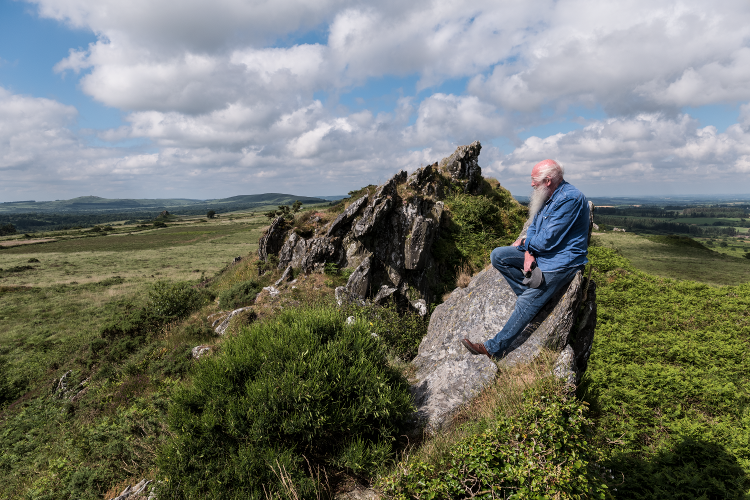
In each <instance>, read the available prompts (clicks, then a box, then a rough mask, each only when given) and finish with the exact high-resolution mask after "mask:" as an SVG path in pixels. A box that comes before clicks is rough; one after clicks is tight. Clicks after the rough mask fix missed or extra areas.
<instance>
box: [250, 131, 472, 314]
mask: <svg viewBox="0 0 750 500" xmlns="http://www.w3.org/2000/svg"><path fill="white" fill-rule="evenodd" d="M481 148H482V146H481V144H480V143H479V141H476V142H474V143H472V144H470V145H468V146H460V147H459V148H457V149H456V151H455V152H454V153H453V154H452V155H451V156H449V157H447V158H444V159H443V160H442V161H441V162H440V163H439V164H438V163H434V164H432V165H428V166H426V167H422V168H419V169H417V170H416V171H415V172H414V173H412V174H411V175H409V176H407V173H406V172H405V171H403V170H402V171H400V172H399V173H397V174H396V175H395V176H393V177H392V178H391V179H389V180H388V181H387V182H386V183H384V184H383V185H381V186H379V187H378V188H377V189H376V190H374V192H371V191H368V192H366V193H364V194H362V195H361V196H360V197H359V198H357V199H355V200H354V201H353V202H352V203H351V204H350V205H349V206H348V207H347V208H346V210H344V211H343V212H342V213H341V214H339V215H338V216H337V217H336V219H335V220H333V221H332V222H330V223H329V224H327V225H325V226H322V227H318V228H317V230H316V231H310V232H308V233H305V232H303V231H293V230H290V229H288V228H286V227H285V226H284V223H283V221H282V220H281V218H278V219H276V220H274V222H273V223H272V224H271V227H270V228H269V230H268V231H267V232H266V234H264V235H263V237H262V238H261V240H260V242H259V248H258V255H259V257H260V258H261V259H263V260H264V261H266V260H268V258H269V256H270V255H271V254H275V253H278V259H279V269H286V268H288V267H289V266H291V267H293V268H295V269H300V270H302V271H304V272H322V271H323V269H324V267H325V265H326V264H327V263H333V264H336V265H337V266H338V267H339V268H340V269H343V268H352V269H354V272H353V273H352V275H351V277H350V278H349V281H348V283H347V285H346V286H345V287H343V289H341V290H337V297H338V298H340V299H343V298H355V299H356V298H359V299H370V300H372V301H373V302H375V303H382V302H383V301H385V300H387V299H390V298H393V299H396V302H397V303H399V304H401V305H409V304H410V305H411V306H412V307H414V308H416V309H417V310H418V311H420V312H422V311H424V312H426V303H428V302H431V301H433V300H434V292H433V290H432V289H433V285H434V284H436V283H438V282H439V280H440V276H438V275H437V272H438V266H436V265H435V264H436V263H435V260H434V257H433V255H432V251H431V248H432V244H433V242H434V241H435V238H436V237H437V235H438V234H439V232H440V228H441V222H442V220H443V212H444V210H445V206H444V203H443V201H441V199H442V198H444V195H445V191H446V187H447V186H448V185H450V186H451V189H456V188H459V189H461V190H463V191H464V192H469V193H474V192H475V191H476V190H477V188H478V187H479V186H480V183H481V181H482V176H481V172H482V171H481V168H480V167H479V163H478V156H479V152H480V151H481ZM281 242H283V244H281Z"/></svg>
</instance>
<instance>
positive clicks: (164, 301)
mask: <svg viewBox="0 0 750 500" xmlns="http://www.w3.org/2000/svg"><path fill="white" fill-rule="evenodd" d="M148 297H149V299H150V302H151V304H150V306H151V308H152V309H153V312H154V314H156V315H157V316H160V317H162V318H165V319H180V318H184V317H185V316H187V315H188V314H190V313H191V312H193V311H194V310H195V309H197V308H199V307H200V306H202V305H203V304H205V303H207V302H208V301H209V300H210V295H209V293H208V292H206V291H199V290H196V289H195V288H193V286H192V285H191V284H190V283H187V282H177V283H170V282H169V281H157V282H156V283H155V284H154V286H153V288H152V289H151V291H149V293H148Z"/></svg>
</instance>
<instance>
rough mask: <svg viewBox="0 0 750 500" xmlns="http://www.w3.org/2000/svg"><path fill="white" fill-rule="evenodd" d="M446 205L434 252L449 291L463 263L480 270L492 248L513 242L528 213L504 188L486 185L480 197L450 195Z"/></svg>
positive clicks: (444, 283)
mask: <svg viewBox="0 0 750 500" xmlns="http://www.w3.org/2000/svg"><path fill="white" fill-rule="evenodd" d="M446 206H447V208H448V214H447V215H446V217H447V222H448V224H447V225H448V227H447V228H445V230H442V231H441V232H440V234H439V235H438V238H437V240H436V242H435V246H434V252H435V256H436V257H437V259H438V260H439V261H441V262H443V263H445V265H446V266H447V267H448V269H449V271H448V272H444V273H442V274H443V276H444V277H443V283H442V284H443V286H444V288H445V289H451V288H452V287H453V286H454V284H455V274H454V273H455V272H456V271H457V270H458V269H459V268H460V267H461V266H462V265H463V264H465V263H466V264H468V265H469V266H470V267H472V268H474V269H482V268H483V267H484V266H485V264H486V263H487V262H489V254H490V252H491V251H492V250H493V249H494V248H495V247H498V246H502V245H508V244H510V243H511V242H513V240H514V239H515V238H516V236H517V235H518V233H519V232H520V230H521V228H522V227H523V222H524V219H525V216H526V213H527V211H526V209H525V208H524V207H522V206H521V205H519V204H518V203H516V202H515V201H514V200H513V198H512V197H511V195H510V193H509V192H507V191H506V190H505V189H503V188H499V189H493V188H491V187H489V186H485V194H483V195H479V196H474V195H469V194H463V193H460V194H455V195H453V196H450V197H448V198H447V199H446ZM436 292H439V293H442V290H436Z"/></svg>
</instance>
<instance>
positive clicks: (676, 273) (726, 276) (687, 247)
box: [594, 232, 750, 285]
mask: <svg viewBox="0 0 750 500" xmlns="http://www.w3.org/2000/svg"><path fill="white" fill-rule="evenodd" d="M594 239H595V242H597V243H599V244H601V245H602V246H604V247H607V248H616V249H617V250H618V251H619V252H620V253H621V254H622V255H623V256H624V257H625V258H627V259H628V260H629V261H630V262H631V263H632V265H633V266H634V267H635V268H636V269H640V270H641V271H645V272H647V273H649V274H653V275H656V276H662V277H665V278H674V279H683V280H693V281H698V282H700V283H706V284H710V285H739V284H741V283H747V282H748V281H750V259H745V258H743V257H742V256H741V254H740V253H739V252H737V256H736V257H735V256H731V255H726V254H720V253H718V252H715V251H713V250H711V249H708V248H705V247H702V246H701V245H698V244H696V243H695V242H694V241H693V240H686V239H677V238H668V237H665V236H651V237H644V236H638V235H635V234H632V233H610V232H607V233H599V234H595V235H594Z"/></svg>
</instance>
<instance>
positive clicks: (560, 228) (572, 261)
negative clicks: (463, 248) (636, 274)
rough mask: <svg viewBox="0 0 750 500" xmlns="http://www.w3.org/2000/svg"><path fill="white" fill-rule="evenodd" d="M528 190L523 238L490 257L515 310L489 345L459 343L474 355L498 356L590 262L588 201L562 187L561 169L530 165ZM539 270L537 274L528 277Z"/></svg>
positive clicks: (569, 187) (565, 185)
mask: <svg viewBox="0 0 750 500" xmlns="http://www.w3.org/2000/svg"><path fill="white" fill-rule="evenodd" d="M531 187H532V188H534V190H533V192H532V195H531V200H530V202H529V219H530V220H531V221H532V222H531V224H530V225H529V227H528V230H527V231H526V238H519V239H518V240H517V241H516V242H515V243H513V245H512V246H509V247H499V248H496V249H495V250H493V251H492V255H491V256H490V260H491V261H492V265H493V266H494V267H495V269H497V270H498V271H500V273H502V275H503V276H504V277H505V280H506V281H507V282H508V284H509V285H510V287H511V289H513V291H514V292H515V293H516V296H517V297H518V298H517V299H516V307H515V309H514V310H513V313H512V314H511V316H510V318H509V319H508V322H507V323H506V324H505V326H504V327H503V329H502V330H501V331H500V333H498V334H497V335H495V336H494V337H493V338H491V339H489V340H488V341H487V342H485V343H483V344H481V343H474V342H471V341H470V340H469V339H463V340H462V341H461V342H462V343H463V344H464V346H465V347H466V348H467V349H468V350H469V352H471V353H472V354H484V355H486V356H488V357H490V358H493V357H500V356H502V355H503V354H504V353H505V352H506V351H507V350H508V348H509V347H510V345H511V344H512V343H513V340H515V338H516V337H517V336H518V335H519V334H520V333H521V332H522V331H523V329H524V328H525V327H526V325H528V324H529V322H530V321H531V320H532V319H533V318H534V316H536V313H537V312H539V310H540V309H541V308H542V307H544V304H546V303H547V301H548V300H549V299H550V298H551V297H552V296H553V295H554V294H555V292H557V291H558V290H559V289H560V288H561V287H563V286H565V285H567V284H568V283H570V281H571V280H572V279H573V277H574V276H575V274H576V272H577V271H578V270H580V269H583V267H584V266H585V265H586V263H587V262H588V259H586V254H587V252H588V234H589V205H588V201H587V200H586V197H585V196H584V195H583V194H582V193H581V192H580V191H578V190H577V189H576V188H575V187H573V186H572V185H571V184H568V183H567V182H565V179H563V169H562V167H561V166H560V165H559V164H558V163H557V162H556V161H554V160H544V161H542V162H539V163H537V164H536V165H535V166H534V168H533V170H532V171H531ZM537 267H538V271H535V272H533V273H532V271H534V270H535V268H537ZM540 271H541V272H540ZM531 274H533V275H534V276H531Z"/></svg>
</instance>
